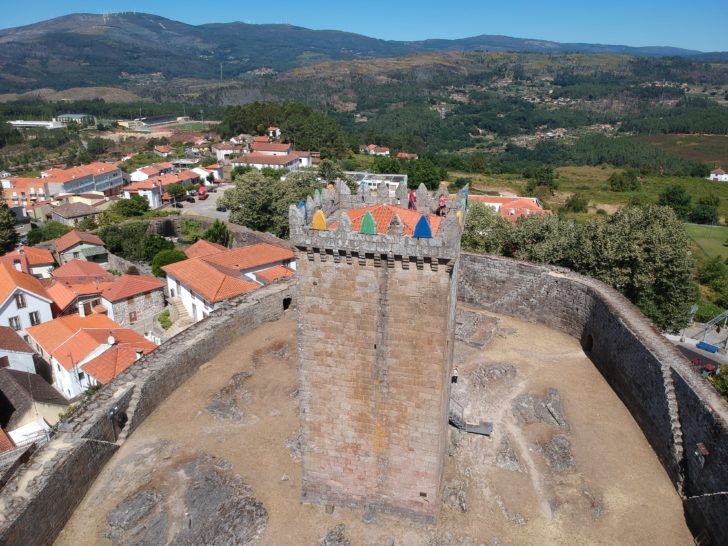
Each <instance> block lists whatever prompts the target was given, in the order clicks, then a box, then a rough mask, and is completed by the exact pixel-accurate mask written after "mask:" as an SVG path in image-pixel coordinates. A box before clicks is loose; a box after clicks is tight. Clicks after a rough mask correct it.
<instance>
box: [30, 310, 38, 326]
mask: <svg viewBox="0 0 728 546" xmlns="http://www.w3.org/2000/svg"><path fill="white" fill-rule="evenodd" d="M28 318H29V319H30V325H31V326H35V325H36V324H40V315H39V314H38V311H33V312H32V313H29V314H28Z"/></svg>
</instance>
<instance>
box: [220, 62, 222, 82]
mask: <svg viewBox="0 0 728 546" xmlns="http://www.w3.org/2000/svg"><path fill="white" fill-rule="evenodd" d="M220 83H222V63H220Z"/></svg>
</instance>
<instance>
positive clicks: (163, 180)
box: [124, 171, 200, 192]
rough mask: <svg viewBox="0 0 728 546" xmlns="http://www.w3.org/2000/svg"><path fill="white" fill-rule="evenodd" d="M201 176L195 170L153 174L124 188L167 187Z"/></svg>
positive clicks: (147, 188) (129, 189) (132, 189)
mask: <svg viewBox="0 0 728 546" xmlns="http://www.w3.org/2000/svg"><path fill="white" fill-rule="evenodd" d="M199 177H200V175H199V174H197V173H196V172H193V171H180V172H178V173H170V174H163V175H161V176H153V177H150V178H147V179H146V180H142V181H141V182H136V183H134V184H130V185H128V186H126V187H124V189H125V190H126V191H130V192H134V191H139V190H151V189H152V188H153V187H155V186H162V188H166V187H167V186H171V185H172V184H183V183H185V182H188V181H189V182H191V181H194V180H196V179H198V178H199Z"/></svg>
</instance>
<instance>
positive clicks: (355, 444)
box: [291, 207, 460, 521]
mask: <svg viewBox="0 0 728 546" xmlns="http://www.w3.org/2000/svg"><path fill="white" fill-rule="evenodd" d="M337 225H338V227H337V230H336V231H325V230H322V231H315V230H313V229H310V228H308V227H306V226H305V222H304V219H303V215H302V213H301V212H299V210H298V209H296V208H295V207H294V208H293V209H292V211H291V238H292V240H293V242H294V244H295V245H296V248H297V253H298V257H297V266H298V267H297V274H296V276H297V277H298V282H297V286H296V305H297V309H298V339H299V358H300V367H299V370H300V372H299V377H300V395H301V429H302V437H303V442H302V444H303V463H302V466H303V491H302V496H303V500H304V501H305V502H312V503H318V504H332V505H340V506H341V505H343V506H350V507H360V508H370V509H373V510H376V511H381V512H386V513H388V514H398V515H403V516H407V517H410V518H413V519H417V520H421V521H434V519H435V517H436V516H437V513H438V511H439V506H440V483H441V479H442V472H443V468H444V463H445V460H446V451H447V440H448V430H447V427H448V407H449V396H450V380H449V379H450V374H451V370H452V352H453V346H454V337H453V336H454V322H455V305H456V297H455V293H456V287H455V283H456V279H457V257H458V254H459V238H460V237H459V235H460V232H459V228H458V226H457V220H455V219H454V218H451V219H450V221H449V223H447V225H446V222H443V225H442V226H441V228H440V231H438V233H437V235H436V237H435V238H433V239H423V240H418V239H414V238H412V237H407V236H404V235H403V234H402V233H396V232H397V231H398V229H397V228H398V227H399V228H400V229H399V231H401V227H402V226H401V225H400V226H394V227H393V229H392V233H391V234H388V235H381V234H378V235H363V234H360V233H356V232H353V231H352V230H351V226H350V224H349V223H348V217H345V216H340V217H339V218H338V224H337Z"/></svg>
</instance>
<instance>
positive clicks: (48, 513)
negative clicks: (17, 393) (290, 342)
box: [0, 279, 294, 546]
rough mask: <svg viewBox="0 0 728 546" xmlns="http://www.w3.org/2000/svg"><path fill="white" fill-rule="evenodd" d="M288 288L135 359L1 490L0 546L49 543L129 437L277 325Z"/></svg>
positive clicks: (239, 304) (250, 298) (225, 310)
mask: <svg viewBox="0 0 728 546" xmlns="http://www.w3.org/2000/svg"><path fill="white" fill-rule="evenodd" d="M293 283H294V281H292V280H290V279H288V280H283V281H279V282H275V283H273V284H270V285H268V286H266V287H263V288H260V289H258V290H256V291H254V292H251V293H249V294H246V295H243V296H241V297H240V298H237V299H235V300H230V301H229V302H227V303H226V304H225V306H224V307H222V308H221V309H219V310H216V311H215V312H213V313H211V314H210V316H209V317H207V318H206V319H205V320H203V321H201V322H198V323H196V324H194V325H193V326H191V327H190V328H188V329H187V330H185V331H184V332H181V333H180V334H179V335H177V336H175V337H174V338H172V339H171V340H169V341H168V342H167V343H165V344H164V345H161V346H160V347H159V348H158V349H157V350H155V351H154V352H152V353H150V354H149V355H147V356H145V357H144V358H142V359H141V360H139V362H137V363H136V364H135V365H134V366H132V367H131V368H129V369H127V370H126V371H125V372H124V373H122V374H121V375H119V376H118V377H116V378H115V379H114V380H113V381H111V382H110V383H109V384H107V385H105V386H104V388H103V389H101V390H100V391H99V392H98V393H97V394H96V396H94V397H93V398H92V399H91V400H90V401H89V402H88V403H87V404H86V405H85V406H84V407H83V408H81V409H80V410H79V411H78V412H76V413H75V414H74V415H73V416H72V417H71V418H70V419H69V420H68V421H65V422H63V423H61V424H60V425H59V428H58V432H57V433H56V435H55V436H54V437H53V439H52V440H51V441H50V442H49V443H48V444H46V445H45V446H44V447H43V448H41V449H39V450H38V451H37V452H36V453H34V454H33V456H32V457H31V458H30V460H29V462H28V464H26V465H25V466H23V467H22V468H21V469H20V470H19V471H18V473H17V474H16V475H15V476H14V477H12V478H11V479H10V480H9V482H8V483H7V485H6V486H5V487H4V488H3V489H2V491H0V544H4V545H16V544H17V545H24V546H27V545H35V544H52V543H53V541H54V540H55V538H56V536H57V535H58V533H59V532H60V531H61V530H62V529H63V526H64V525H65V523H66V521H68V519H69V518H70V516H71V514H72V513H73V511H74V510H75V508H76V507H77V506H78V504H79V503H80V502H81V500H82V499H83V497H84V495H85V494H86V492H87V491H88V489H89V488H90V487H91V485H92V484H93V482H94V480H95V479H96V477H97V476H98V474H99V472H101V470H102V469H103V467H104V465H105V464H106V463H107V462H108V461H109V459H110V458H111V456H112V455H113V454H114V453H115V452H116V451H117V450H118V449H119V447H120V446H121V445H122V444H123V443H124V441H125V440H126V438H127V437H128V435H129V434H131V433H132V432H133V431H134V430H135V429H136V428H137V427H138V426H139V425H140V424H141V423H142V422H143V421H144V419H145V418H146V417H147V416H149V414H151V413H152V412H153V411H154V410H155V409H156V408H157V406H158V405H159V404H160V403H161V402H162V401H164V400H165V399H166V398H167V397H168V396H169V395H170V394H171V393H172V392H173V391H174V390H176V389H177V388H178V387H179V386H180V385H182V383H184V382H185V381H186V380H187V379H188V378H189V377H191V376H192V375H193V374H194V373H195V372H196V371H197V370H198V368H199V367H200V366H201V365H202V364H204V363H205V362H207V361H209V360H210V358H212V357H213V356H215V355H216V354H217V353H219V352H220V351H221V350H222V349H223V348H225V347H226V346H227V345H228V344H230V343H231V342H232V341H233V340H234V339H235V338H236V337H238V336H240V335H243V334H245V333H247V332H249V331H251V330H253V329H255V328H256V327H258V326H260V325H261V324H263V323H265V322H269V321H274V320H278V319H280V318H281V317H282V316H283V311H284V308H285V307H287V306H288V305H290V302H291V298H292V287H293ZM115 406H116V407H117V408H118V413H119V414H123V415H124V416H125V417H126V418H127V419H128V422H127V423H126V426H125V427H124V429H123V430H121V431H120V430H119V427H118V426H115V425H114V421H112V419H111V418H110V417H109V410H111V409H112V408H114V407H115Z"/></svg>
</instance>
